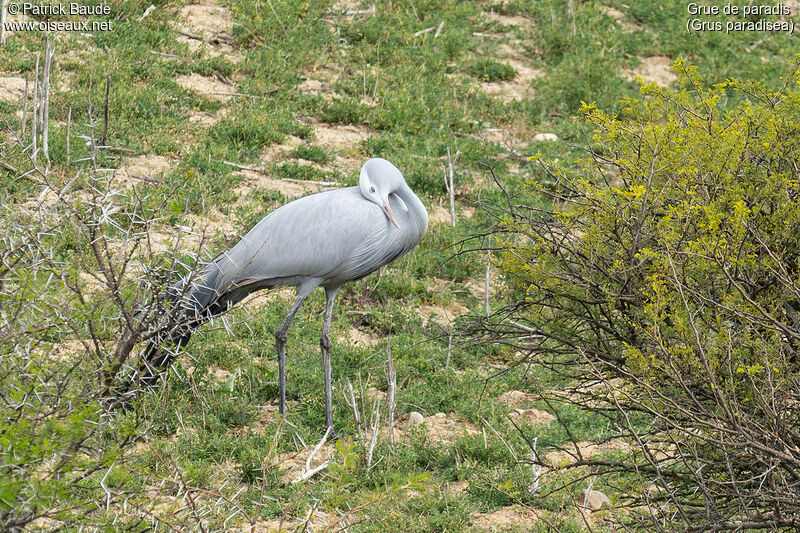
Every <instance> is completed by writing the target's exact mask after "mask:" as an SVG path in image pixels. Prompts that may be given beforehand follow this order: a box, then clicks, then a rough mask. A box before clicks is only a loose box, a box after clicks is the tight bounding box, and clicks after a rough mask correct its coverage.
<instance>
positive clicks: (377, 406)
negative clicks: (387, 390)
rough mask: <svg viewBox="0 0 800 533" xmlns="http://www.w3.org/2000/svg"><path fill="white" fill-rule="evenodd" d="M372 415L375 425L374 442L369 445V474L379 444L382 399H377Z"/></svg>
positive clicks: (373, 425) (373, 430)
mask: <svg viewBox="0 0 800 533" xmlns="http://www.w3.org/2000/svg"><path fill="white" fill-rule="evenodd" d="M372 414H373V417H374V418H373V420H374V423H373V424H372V440H371V441H370V443H369V450H367V474H369V471H370V470H371V469H372V454H373V452H374V451H375V445H376V444H377V443H378V425H379V424H380V420H381V399H380V397H377V398H375V403H374V404H373V406H372Z"/></svg>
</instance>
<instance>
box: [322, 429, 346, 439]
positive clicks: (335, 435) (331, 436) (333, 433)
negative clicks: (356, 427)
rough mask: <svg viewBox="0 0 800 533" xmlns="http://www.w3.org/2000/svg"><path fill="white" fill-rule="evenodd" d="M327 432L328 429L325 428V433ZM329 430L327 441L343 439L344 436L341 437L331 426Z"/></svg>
mask: <svg viewBox="0 0 800 533" xmlns="http://www.w3.org/2000/svg"><path fill="white" fill-rule="evenodd" d="M327 430H328V428H325V431H327ZM330 430H331V431H330V433H328V440H330V441H333V440H339V439H341V438H342V437H344V435H342V434H341V433H339V432H338V431H336V429H334V427H333V426H330Z"/></svg>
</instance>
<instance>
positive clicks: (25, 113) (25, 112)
mask: <svg viewBox="0 0 800 533" xmlns="http://www.w3.org/2000/svg"><path fill="white" fill-rule="evenodd" d="M28 81H29V76H28V75H25V95H24V96H23V98H24V103H23V105H22V136H21V140H22V142H23V143H24V142H25V125H26V124H27V122H28Z"/></svg>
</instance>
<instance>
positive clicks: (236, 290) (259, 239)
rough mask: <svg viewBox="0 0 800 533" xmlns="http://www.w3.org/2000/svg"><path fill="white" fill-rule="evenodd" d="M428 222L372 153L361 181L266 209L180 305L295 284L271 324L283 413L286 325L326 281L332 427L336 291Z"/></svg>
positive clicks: (408, 246) (206, 304)
mask: <svg viewBox="0 0 800 533" xmlns="http://www.w3.org/2000/svg"><path fill="white" fill-rule="evenodd" d="M427 227H428V214H427V212H426V211H425V206H424V205H423V204H422V202H421V201H420V200H419V198H417V196H416V195H415V194H414V193H413V191H412V190H411V189H410V188H409V187H408V185H407V184H406V182H405V180H404V179H403V176H402V174H401V173H400V171H399V170H397V168H395V167H394V165H392V164H391V163H389V162H388V161H386V160H384V159H370V160H369V161H367V162H366V163H365V164H364V167H363V168H362V170H361V176H360V180H359V186H357V187H348V188H345V189H338V190H335V191H327V192H322V193H318V194H313V195H310V196H306V197H304V198H300V199H299V200H295V201H294V202H291V203H289V204H286V205H284V206H282V207H280V208H278V209H276V210H275V211H273V212H272V213H270V214H269V215H267V216H266V217H264V218H263V219H262V220H261V221H260V222H259V223H258V224H256V225H255V226H254V227H253V229H251V230H250V231H249V232H248V233H247V234H246V235H245V236H244V237H242V239H241V240H240V241H239V242H238V243H237V244H236V245H235V246H234V247H233V248H232V249H230V250H228V251H227V252H224V253H222V254H220V255H219V256H217V257H216V258H215V259H214V260H213V261H211V262H210V263H209V264H208V265H207V266H206V268H205V269H204V271H203V272H202V274H201V275H200V276H199V277H198V278H197V279H196V280H194V281H193V282H184V295H183V298H182V299H183V302H184V305H185V307H184V308H185V309H186V311H187V314H188V315H189V316H191V317H201V316H203V315H206V316H213V315H216V314H219V313H221V312H224V311H225V310H227V309H228V308H229V307H230V306H231V305H233V304H235V303H237V302H239V301H241V300H242V299H243V298H244V297H245V296H247V295H248V294H250V293H252V292H254V291H256V290H260V289H264V288H268V287H275V286H278V285H290V286H297V288H298V290H297V299H296V300H295V302H294V304H293V305H292V308H291V309H290V311H289V313H288V315H287V316H286V318H285V319H284V320H283V322H282V323H281V325H280V326H279V327H278V329H277V330H276V332H275V339H276V345H277V351H278V371H279V389H280V391H279V410H280V412H281V413H284V412H285V408H286V369H285V355H286V352H285V347H286V338H287V332H288V329H289V325H290V324H291V321H292V319H293V318H294V315H295V313H296V312H297V310H298V308H299V307H300V305H301V304H302V302H303V300H304V299H305V298H306V297H307V296H308V295H309V294H310V293H311V291H313V290H314V289H315V288H317V287H323V288H324V289H325V294H326V309H325V317H324V320H323V327H322V336H321V338H320V346H321V350H322V359H323V372H324V380H325V407H326V409H325V410H326V421H327V424H328V426H331V427H332V426H333V419H332V406H331V374H330V348H331V342H330V323H331V317H332V314H333V302H334V299H335V297H336V292H337V291H338V289H339V287H340V286H341V285H342V283H345V282H348V281H353V280H357V279H360V278H363V277H364V276H367V275H369V274H370V273H372V272H374V271H375V270H377V269H379V268H380V267H382V266H384V265H386V264H388V263H390V262H391V261H393V260H394V259H396V258H398V257H400V256H401V255H403V254H405V253H407V252H409V251H411V250H412V249H413V248H414V247H416V246H417V244H418V243H419V241H420V240H421V239H422V236H423V235H424V234H425V231H426V230H427ZM186 283H189V286H188V287H186V286H185V284H186ZM196 321H197V322H199V319H198V320H196ZM188 336H189V334H186V336H185V339H186V340H188ZM179 342H180V341H179Z"/></svg>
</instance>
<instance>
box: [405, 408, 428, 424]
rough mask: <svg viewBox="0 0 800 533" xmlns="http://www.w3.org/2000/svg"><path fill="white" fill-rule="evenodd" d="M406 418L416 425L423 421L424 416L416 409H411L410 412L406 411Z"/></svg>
mask: <svg viewBox="0 0 800 533" xmlns="http://www.w3.org/2000/svg"><path fill="white" fill-rule="evenodd" d="M408 420H409V422H411V423H412V424H413V425H415V426H418V425H420V424H422V423H423V422H424V421H425V417H423V416H422V414H421V413H418V412H416V411H411V412H410V413H408Z"/></svg>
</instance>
